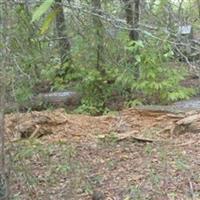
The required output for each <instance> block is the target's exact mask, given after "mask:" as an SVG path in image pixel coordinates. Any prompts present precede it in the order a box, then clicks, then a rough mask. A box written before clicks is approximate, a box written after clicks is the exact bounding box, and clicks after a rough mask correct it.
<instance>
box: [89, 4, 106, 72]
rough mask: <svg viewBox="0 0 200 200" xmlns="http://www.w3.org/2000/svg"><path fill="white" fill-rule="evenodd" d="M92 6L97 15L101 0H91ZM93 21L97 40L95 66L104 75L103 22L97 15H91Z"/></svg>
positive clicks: (99, 11) (99, 12)
mask: <svg viewBox="0 0 200 200" xmlns="http://www.w3.org/2000/svg"><path fill="white" fill-rule="evenodd" d="M92 6H93V10H94V13H96V14H97V15H101V0H92ZM93 23H94V26H95V31H96V41H97V46H96V56H97V57H96V68H97V70H98V71H99V72H100V73H101V74H102V75H104V74H105V69H103V64H104V56H103V52H104V46H103V43H104V39H103V37H104V36H103V35H104V34H103V30H104V27H103V24H102V21H101V19H100V18H99V17H98V16H95V15H93Z"/></svg>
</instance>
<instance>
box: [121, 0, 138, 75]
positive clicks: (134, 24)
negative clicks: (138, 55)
mask: <svg viewBox="0 0 200 200" xmlns="http://www.w3.org/2000/svg"><path fill="white" fill-rule="evenodd" d="M124 4H125V13H126V22H127V24H128V25H129V26H130V27H131V28H132V29H131V30H130V31H129V39H130V41H138V40H139V32H138V28H139V20H140V0H135V1H134V0H124ZM131 60H132V61H129V62H132V63H136V60H135V58H134V55H133V58H132V59H131ZM134 76H135V78H136V79H138V78H139V66H138V65H137V64H136V66H135V73H134Z"/></svg>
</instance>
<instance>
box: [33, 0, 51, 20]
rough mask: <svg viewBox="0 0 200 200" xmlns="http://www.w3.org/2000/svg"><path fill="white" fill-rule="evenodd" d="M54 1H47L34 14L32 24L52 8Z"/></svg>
mask: <svg viewBox="0 0 200 200" xmlns="http://www.w3.org/2000/svg"><path fill="white" fill-rule="evenodd" d="M53 2H54V0H45V1H44V2H43V3H42V4H41V5H40V6H39V7H38V8H37V9H36V10H35V12H34V13H33V16H32V20H31V22H35V21H37V20H39V19H40V17H41V16H42V15H43V14H44V13H45V12H46V11H47V10H48V9H49V8H50V7H51V5H52V4H53Z"/></svg>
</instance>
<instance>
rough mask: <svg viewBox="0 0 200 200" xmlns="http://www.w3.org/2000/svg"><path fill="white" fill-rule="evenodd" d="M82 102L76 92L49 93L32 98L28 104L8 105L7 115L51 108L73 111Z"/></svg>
mask: <svg viewBox="0 0 200 200" xmlns="http://www.w3.org/2000/svg"><path fill="white" fill-rule="evenodd" d="M80 101H81V96H80V95H79V94H78V93H77V92H74V91H63V92H49V93H40V94H38V95H36V96H33V97H31V98H30V99H29V100H27V101H26V102H22V103H8V104H7V105H6V108H5V111H6V113H10V112H13V111H16V110H18V111H27V110H30V109H31V110H38V111H39V110H44V109H47V108H48V107H49V106H53V107H54V108H67V109H69V110H72V109H74V108H76V107H77V106H78V105H79V104H80Z"/></svg>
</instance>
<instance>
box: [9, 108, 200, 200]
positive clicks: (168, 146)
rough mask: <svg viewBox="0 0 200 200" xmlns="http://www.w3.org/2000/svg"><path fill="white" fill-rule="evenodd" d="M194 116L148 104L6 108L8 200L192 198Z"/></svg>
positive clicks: (199, 190) (197, 187) (195, 194)
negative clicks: (103, 109)
mask: <svg viewBox="0 0 200 200" xmlns="http://www.w3.org/2000/svg"><path fill="white" fill-rule="evenodd" d="M194 119H195V120H194ZM199 119H200V116H199V113H198V112H195V111H191V112H187V113H172V112H169V111H167V110H164V111H159V110H148V109H147V110H145V109H125V110H122V111H120V112H115V113H110V114H108V115H106V116H98V117H94V116H87V115H73V114H67V113H66V112H65V111H64V110H63V109H57V110H54V111H41V112H36V111H35V112H31V113H23V114H22V113H21V114H20V113H16V114H9V115H6V131H7V134H6V151H7V152H8V153H7V157H6V158H7V159H6V160H7V162H8V163H7V164H8V166H10V170H9V171H10V180H9V183H10V186H11V187H10V193H11V195H10V196H11V197H12V198H11V199H13V200H14V199H15V200H17V199H20V200H29V199H30V200H32V199H37V200H51V199H52V200H54V199H57V200H70V199H71V200H90V199H94V200H103V199H107V200H109V199H110V200H147V199H149V200H175V199H177V200H190V199H191V200H199V199H200V131H198V130H200V129H199V124H200V120H199ZM193 122H194V123H193ZM8 155H9V156H8ZM98 196H99V197H98Z"/></svg>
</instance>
